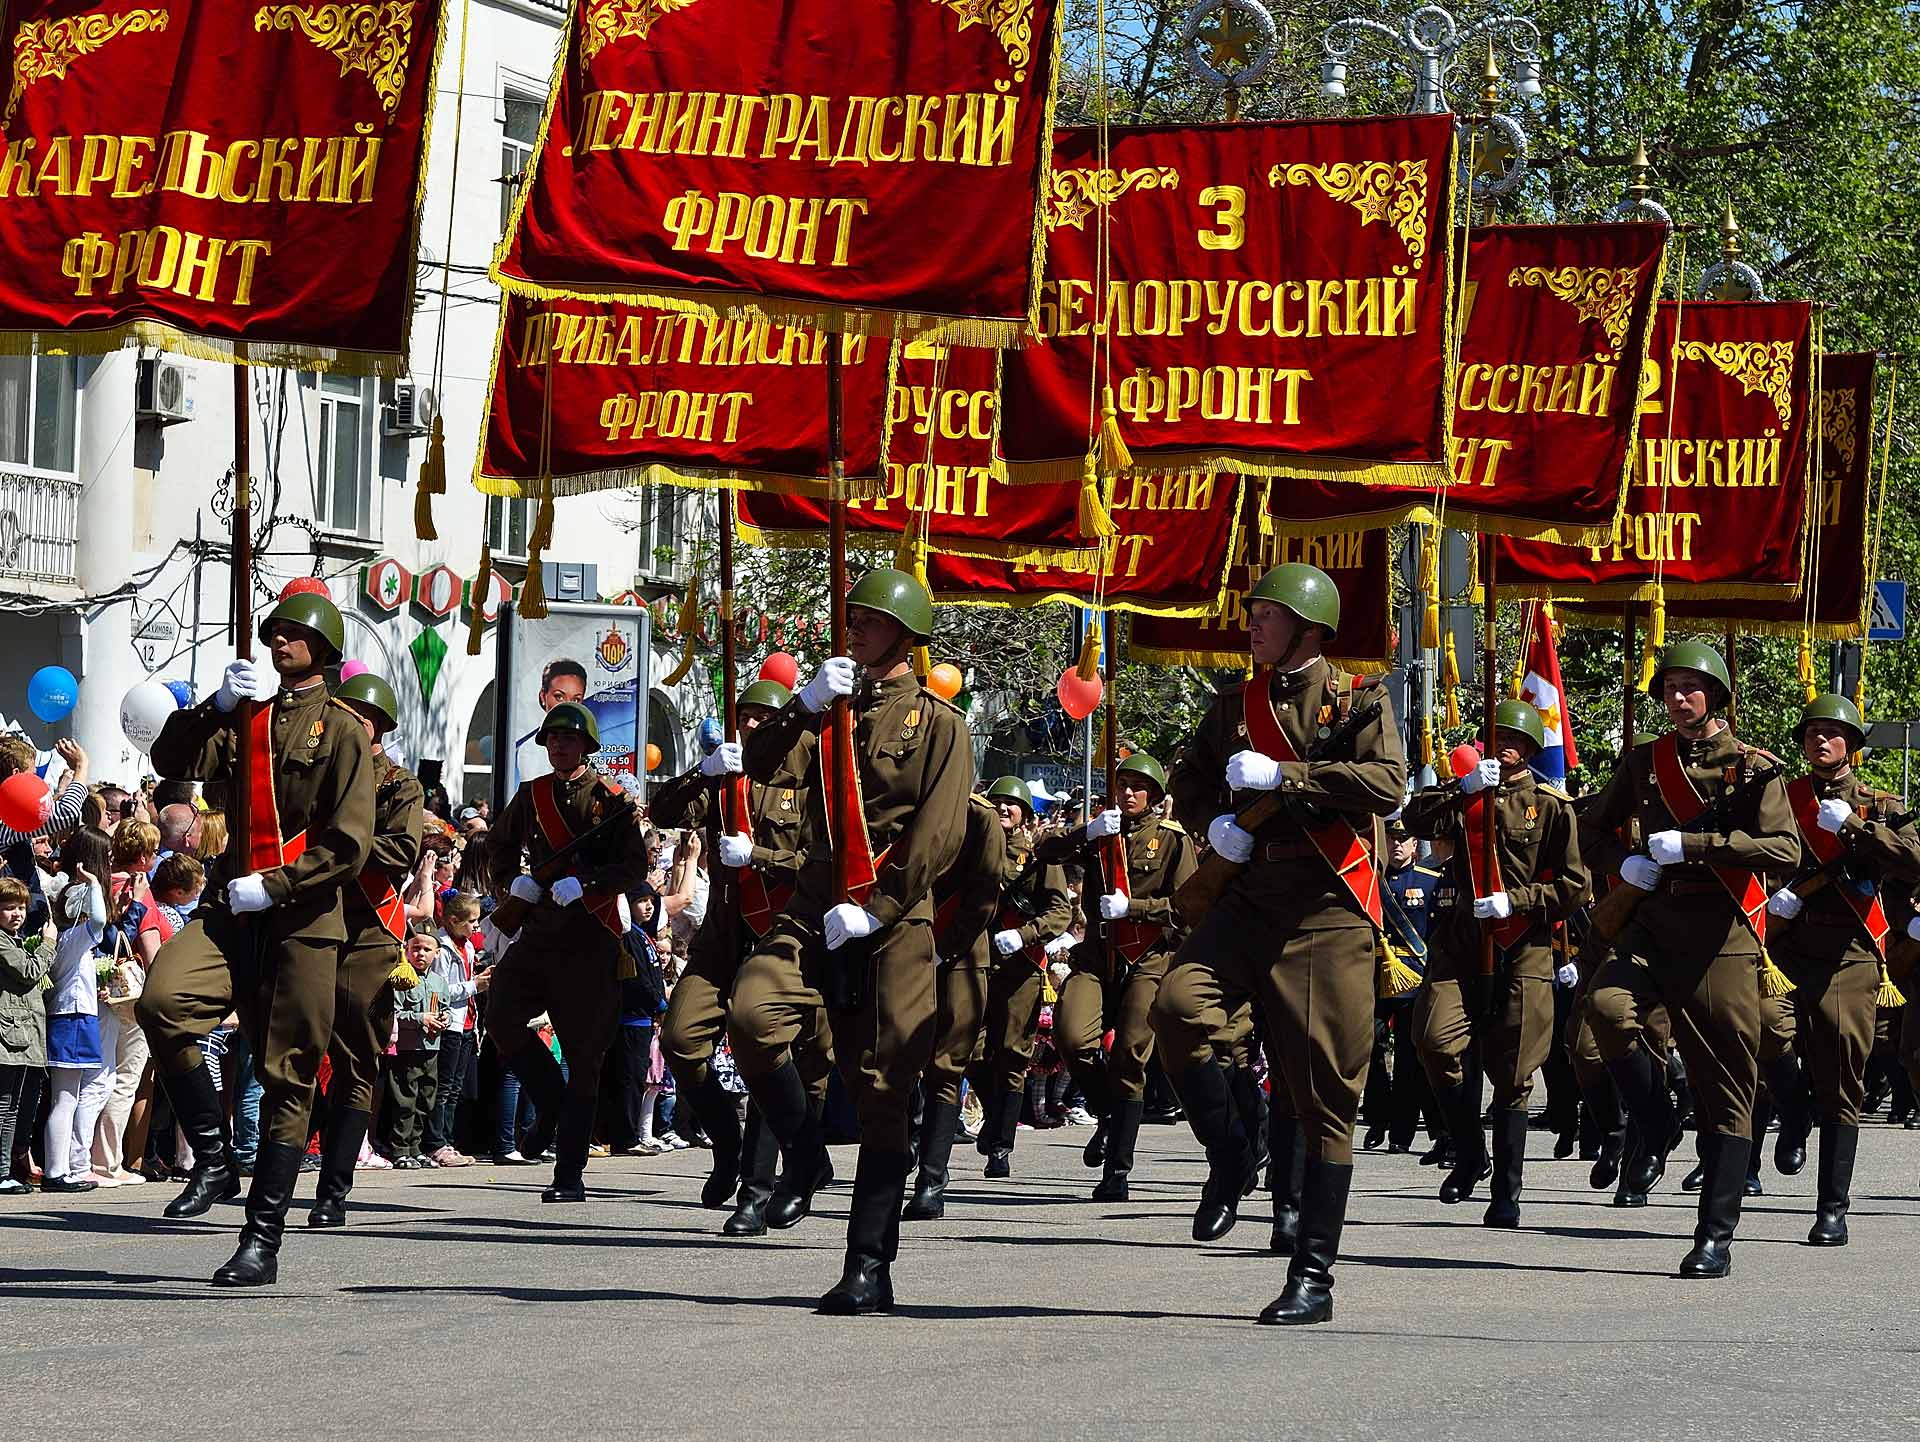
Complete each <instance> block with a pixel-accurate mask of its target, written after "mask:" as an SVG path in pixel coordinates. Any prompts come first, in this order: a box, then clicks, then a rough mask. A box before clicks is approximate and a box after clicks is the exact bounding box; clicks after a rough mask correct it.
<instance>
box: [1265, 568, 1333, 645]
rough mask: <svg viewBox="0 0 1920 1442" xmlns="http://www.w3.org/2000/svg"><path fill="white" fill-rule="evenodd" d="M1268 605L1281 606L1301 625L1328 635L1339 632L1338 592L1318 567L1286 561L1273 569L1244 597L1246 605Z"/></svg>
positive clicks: (1331, 579) (1328, 577) (1330, 579)
mask: <svg viewBox="0 0 1920 1442" xmlns="http://www.w3.org/2000/svg"><path fill="white" fill-rule="evenodd" d="M1255 601H1271V602H1273V604H1274V605H1276V606H1285V607H1286V608H1287V609H1288V610H1289V611H1291V612H1293V614H1294V615H1296V616H1298V617H1299V618H1300V619H1301V620H1303V621H1312V622H1315V623H1316V624H1318V625H1321V626H1325V627H1326V628H1327V631H1328V633H1329V634H1332V633H1333V632H1335V631H1338V630H1339V629H1340V592H1339V591H1338V590H1337V589H1336V588H1335V586H1334V584H1333V577H1331V576H1329V575H1328V574H1327V573H1326V572H1325V571H1323V570H1321V569H1320V568H1319V567H1318V566H1309V565H1308V564H1307V563H1306V562H1305V561H1288V562H1286V563H1285V564H1284V565H1279V566H1275V567H1274V568H1273V569H1272V570H1271V571H1269V572H1267V574H1266V575H1264V576H1262V577H1261V578H1260V581H1259V584H1257V585H1256V586H1255V587H1254V588H1253V589H1252V590H1251V591H1249V592H1248V593H1247V603H1248V604H1249V605H1251V604H1252V603H1253V602H1255Z"/></svg>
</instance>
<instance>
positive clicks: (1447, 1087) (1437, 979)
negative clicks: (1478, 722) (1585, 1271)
mask: <svg viewBox="0 0 1920 1442" xmlns="http://www.w3.org/2000/svg"><path fill="white" fill-rule="evenodd" d="M1545 744H1546V728H1545V727H1544V726H1543V725H1542V724H1541V721H1540V713H1539V712H1538V711H1537V710H1535V709H1534V708H1533V707H1532V706H1531V705H1529V704H1528V703H1527V702H1525V701H1502V702H1501V703H1500V704H1499V705H1498V706H1497V707H1495V708H1494V731H1493V755H1491V756H1488V757H1487V758H1485V759H1484V760H1483V761H1481V762H1480V764H1479V766H1477V767H1476V768H1475V769H1474V770H1472V771H1469V772H1468V773H1467V774H1466V775H1465V776H1463V777H1461V778H1459V779H1458V780H1457V781H1449V782H1448V783H1446V784H1445V785H1442V786H1436V787H1433V788H1430V789H1429V790H1426V791H1422V792H1419V793H1417V794H1416V795H1415V796H1414V798H1413V799H1412V800H1411V801H1409V802H1408V803H1407V807H1406V821H1407V829H1408V830H1409V831H1411V832H1412V833H1413V834H1414V835H1415V836H1422V837H1428V838H1432V837H1435V836H1440V835H1443V834H1444V835H1446V836H1449V837H1451V838H1452V840H1453V857H1452V860H1451V862H1450V865H1451V868H1452V872H1453V876H1454V880H1455V884H1456V885H1459V886H1463V887H1470V888H1471V892H1470V894H1471V895H1472V897H1473V902H1472V905H1471V907H1469V908H1466V909H1460V908H1456V909H1455V911H1454V914H1453V917H1452V923H1453V924H1452V925H1450V926H1449V927H1448V928H1447V929H1446V931H1445V932H1444V933H1443V934H1438V935H1435V936H1434V937H1433V938H1432V940H1433V943H1434V946H1433V961H1432V964H1431V966H1429V968H1428V971H1427V981H1426V985H1425V986H1423V987H1422V988H1421V990H1420V1001H1419V1004H1418V1008H1417V1011H1416V1029H1417V1031H1418V1033H1419V1037H1420V1059H1421V1061H1422V1063H1423V1064H1424V1065H1425V1066H1426V1069H1427V1075H1428V1076H1429V1077H1430V1078H1431V1079H1432V1082H1433V1090H1434V1095H1435V1096H1436V1097H1437V1098H1438V1100H1439V1104H1440V1109H1441V1110H1442V1111H1443V1112H1444V1113H1445V1114H1446V1117H1447V1130H1448V1132H1449V1133H1450V1134H1451V1135H1452V1137H1453V1143H1454V1164H1453V1170H1452V1171H1450V1172H1448V1173H1447V1176H1446V1179H1445V1180H1444V1181H1443V1182H1441V1184H1440V1200H1441V1201H1443V1202H1447V1203H1455V1202H1463V1201H1465V1200H1466V1199H1467V1198H1468V1197H1470V1196H1472V1195H1473V1188H1474V1183H1475V1182H1477V1181H1478V1180H1479V1179H1480V1178H1481V1177H1483V1176H1485V1175H1487V1170H1486V1169H1487V1166H1488V1156H1487V1147H1486V1140H1485V1134H1484V1133H1483V1132H1482V1130H1481V1125H1480V1087H1479V1083H1478V1079H1477V1078H1476V1079H1475V1080H1474V1085H1473V1086H1472V1088H1471V1090H1469V1088H1468V1084H1467V1083H1468V1077H1467V1073H1466V1069H1465V1066H1464V1063H1465V1059H1466V1054H1467V1048H1468V1046H1469V1045H1470V1044H1471V1042H1472V1041H1473V1040H1474V1039H1475V1038H1476V1036H1477V1037H1478V1040H1479V1043H1480V1055H1481V1063H1482V1066H1483V1068H1484V1071H1485V1075H1486V1076H1487V1077H1489V1078H1491V1079H1492V1082H1493V1109H1494V1123H1493V1156H1492V1174H1493V1184H1492V1190H1493V1199H1492V1202H1491V1204H1490V1205H1489V1206H1488V1207H1487V1211H1486V1216H1485V1218H1484V1220H1485V1222H1486V1224H1487V1225H1488V1226H1490V1227H1517V1226H1519V1225H1520V1185H1521V1177H1522V1172H1523V1170H1524V1168H1525V1164H1526V1155H1527V1099H1528V1097H1529V1096H1530V1095H1531V1094H1532V1092H1533V1078H1534V1073H1535V1072H1537V1071H1539V1069H1540V1067H1541V1065H1542V1064H1543V1063H1544V1062H1545V1061H1546V1059H1547V1052H1548V1050H1549V1049H1550V1048H1551V1047H1552V1045H1553V984H1554V971H1555V969H1556V967H1557V964H1558V963H1557V961H1556V957H1555V953H1554V949H1553V939H1552V928H1553V927H1554V925H1555V924H1557V923H1559V922H1562V921H1564V920H1565V919H1566V918H1567V917H1569V916H1571V915H1572V914H1573V913H1574V911H1575V910H1577V909H1578V908H1579V906H1580V904H1581V902H1582V901H1584V900H1585V899H1586V894H1587V872H1586V868H1585V867H1584V866H1582V865H1581V863H1580V845H1579V840H1578V837H1577V835H1576V825H1575V822H1574V816H1573V804H1572V802H1571V801H1570V800H1569V799H1568V798H1567V797H1566V796H1564V795H1562V794H1561V793H1560V792H1558V791H1555V790H1553V789H1552V788H1551V787H1549V786H1545V785H1543V784H1541V783H1540V782H1539V781H1538V780H1536V778H1535V777H1534V774H1533V770H1532V768H1531V767H1530V766H1529V765H1528V764H1527V763H1528V762H1529V761H1531V760H1532V758H1533V757H1534V756H1535V755H1536V754H1538V752H1539V751H1540V748H1541V747H1542V746H1544V745H1545ZM1489 805H1490V806H1491V807H1492V808H1493V810H1492V817H1493V826H1494V852H1493V861H1492V866H1491V868H1490V869H1489V868H1488V866H1487V858H1486V852H1485V846H1484V831H1483V827H1484V826H1485V824H1486V812H1485V810H1484V808H1485V807H1487V806H1489ZM1489 932H1490V933H1491V938H1490V942H1491V945H1492V946H1493V948H1494V973H1493V975H1492V976H1491V977H1487V976H1483V975H1482V966H1483V959H1484V953H1483V948H1484V947H1485V946H1486V945H1487V944H1488V941H1487V940H1484V939H1483V938H1487V934H1488V933H1489Z"/></svg>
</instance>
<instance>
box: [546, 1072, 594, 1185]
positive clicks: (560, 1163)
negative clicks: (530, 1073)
mask: <svg viewBox="0 0 1920 1442" xmlns="http://www.w3.org/2000/svg"><path fill="white" fill-rule="evenodd" d="M592 1143H593V1098H592V1097H587V1098H586V1099H584V1100H581V1099H577V1098H574V1097H570V1096H569V1097H565V1099H564V1100H563V1101H562V1103H561V1106H560V1125H559V1127H558V1128H557V1129H556V1130H555V1132H554V1138H553V1185H552V1186H550V1187H548V1188H547V1189H546V1190H545V1191H544V1192H542V1193H540V1200H541V1201H543V1202H584V1201H585V1200H586V1199H587V1148H588V1147H589V1146H591V1145H592Z"/></svg>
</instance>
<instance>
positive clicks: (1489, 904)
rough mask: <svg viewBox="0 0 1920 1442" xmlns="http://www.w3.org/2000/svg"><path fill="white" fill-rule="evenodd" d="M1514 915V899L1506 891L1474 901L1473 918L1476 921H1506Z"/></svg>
mask: <svg viewBox="0 0 1920 1442" xmlns="http://www.w3.org/2000/svg"><path fill="white" fill-rule="evenodd" d="M1512 915H1513V898H1512V897H1510V896H1508V895H1507V894H1506V892H1504V891H1496V892H1494V893H1493V895H1492V896H1476V897H1474V899H1473V918H1474V920H1475V921H1505V920H1506V919H1507V918H1508V917H1509V916H1512Z"/></svg>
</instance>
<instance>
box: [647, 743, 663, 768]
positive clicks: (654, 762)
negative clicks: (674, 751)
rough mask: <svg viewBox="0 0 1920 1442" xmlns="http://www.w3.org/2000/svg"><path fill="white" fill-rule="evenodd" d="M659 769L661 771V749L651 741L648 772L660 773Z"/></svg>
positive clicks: (648, 745) (648, 746)
mask: <svg viewBox="0 0 1920 1442" xmlns="http://www.w3.org/2000/svg"><path fill="white" fill-rule="evenodd" d="M659 769H660V748H659V747H658V746H656V745H654V744H653V742H651V741H649V742H648V743H647V770H649V771H658V770H659Z"/></svg>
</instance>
